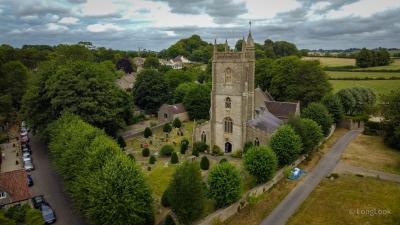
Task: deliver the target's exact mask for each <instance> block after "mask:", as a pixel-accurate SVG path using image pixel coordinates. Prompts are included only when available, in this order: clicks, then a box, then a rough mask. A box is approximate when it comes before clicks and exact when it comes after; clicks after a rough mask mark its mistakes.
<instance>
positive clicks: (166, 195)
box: [161, 187, 171, 207]
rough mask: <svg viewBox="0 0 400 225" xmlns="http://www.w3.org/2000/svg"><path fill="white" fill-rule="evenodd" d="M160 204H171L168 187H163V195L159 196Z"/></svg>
mask: <svg viewBox="0 0 400 225" xmlns="http://www.w3.org/2000/svg"><path fill="white" fill-rule="evenodd" d="M161 205H162V206H164V207H170V206H171V188H170V187H167V189H165V191H164V193H163V195H162V196H161Z"/></svg>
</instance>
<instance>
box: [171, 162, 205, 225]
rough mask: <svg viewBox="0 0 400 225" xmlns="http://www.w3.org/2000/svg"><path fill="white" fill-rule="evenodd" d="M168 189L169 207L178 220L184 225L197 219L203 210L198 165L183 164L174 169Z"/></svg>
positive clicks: (192, 163)
mask: <svg viewBox="0 0 400 225" xmlns="http://www.w3.org/2000/svg"><path fill="white" fill-rule="evenodd" d="M169 187H170V188H171V200H172V201H171V207H172V210H173V211H174V213H175V214H176V215H177V217H178V219H179V220H180V221H181V222H182V223H184V224H190V223H191V222H193V221H195V220H196V219H198V218H199V217H200V216H201V214H202V212H203V208H204V185H203V181H202V178H201V173H200V167H199V165H198V163H196V162H189V161H185V162H183V164H181V165H180V166H179V167H178V168H177V169H176V171H175V174H174V175H173V177H172V180H171V183H170V185H169Z"/></svg>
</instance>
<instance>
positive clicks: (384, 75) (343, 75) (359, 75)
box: [326, 71, 400, 78]
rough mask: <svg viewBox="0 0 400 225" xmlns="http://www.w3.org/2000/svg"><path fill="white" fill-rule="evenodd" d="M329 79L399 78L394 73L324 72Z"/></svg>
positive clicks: (398, 75) (399, 74)
mask: <svg viewBox="0 0 400 225" xmlns="http://www.w3.org/2000/svg"><path fill="white" fill-rule="evenodd" d="M326 73H327V74H328V76H329V77H330V78H365V77H368V78H390V77H399V78H400V73H396V72H356V71H354V72H350V71H326Z"/></svg>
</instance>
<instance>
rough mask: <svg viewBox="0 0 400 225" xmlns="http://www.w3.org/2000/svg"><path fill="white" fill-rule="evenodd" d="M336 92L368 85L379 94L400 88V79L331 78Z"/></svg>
mask: <svg viewBox="0 0 400 225" xmlns="http://www.w3.org/2000/svg"><path fill="white" fill-rule="evenodd" d="M329 82H330V83H331V84H332V87H333V90H334V92H337V91H339V90H341V89H344V88H349V87H367V88H371V90H372V91H373V92H374V93H375V94H376V95H377V96H378V100H379V95H381V94H386V93H389V92H390V91H391V90H398V89H399V88H400V80H330V81H329Z"/></svg>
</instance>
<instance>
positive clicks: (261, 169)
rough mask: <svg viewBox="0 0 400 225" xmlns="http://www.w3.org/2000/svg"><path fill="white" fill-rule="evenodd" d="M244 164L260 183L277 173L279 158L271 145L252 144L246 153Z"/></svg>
mask: <svg viewBox="0 0 400 225" xmlns="http://www.w3.org/2000/svg"><path fill="white" fill-rule="evenodd" d="M243 164H244V168H245V169H246V170H247V171H248V172H249V173H250V174H251V175H253V176H254V177H255V178H256V180H257V182H258V183H263V182H266V181H268V180H270V179H271V178H272V176H273V175H274V174H275V171H276V168H277V167H278V159H277V156H276V154H275V153H274V152H273V151H272V150H271V149H270V148H269V147H267V146H252V147H250V148H249V149H248V150H247V151H246V153H245V154H244V160H243Z"/></svg>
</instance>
